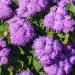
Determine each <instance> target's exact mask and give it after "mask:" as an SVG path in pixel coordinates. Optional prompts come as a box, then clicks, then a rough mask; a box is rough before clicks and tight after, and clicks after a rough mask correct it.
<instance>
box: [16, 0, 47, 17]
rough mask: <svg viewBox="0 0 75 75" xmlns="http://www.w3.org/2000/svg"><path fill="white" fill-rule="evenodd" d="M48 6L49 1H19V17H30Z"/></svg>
mask: <svg viewBox="0 0 75 75" xmlns="http://www.w3.org/2000/svg"><path fill="white" fill-rule="evenodd" d="M47 4H48V2H47V0H18V6H19V8H18V9H17V15H18V16H20V17H29V16H31V15H33V14H35V13H36V12H40V11H41V10H42V9H44V8H45V7H46V5H47Z"/></svg>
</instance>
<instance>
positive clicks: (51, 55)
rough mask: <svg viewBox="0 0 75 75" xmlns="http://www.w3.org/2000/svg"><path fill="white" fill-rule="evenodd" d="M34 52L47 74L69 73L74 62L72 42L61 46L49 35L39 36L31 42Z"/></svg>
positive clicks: (74, 54) (63, 74) (74, 52)
mask: <svg viewBox="0 0 75 75" xmlns="http://www.w3.org/2000/svg"><path fill="white" fill-rule="evenodd" d="M33 49H34V54H35V56H36V57H37V58H38V60H39V62H40V63H41V65H42V66H43V69H44V71H45V72H46V73H47V74H48V75H69V73H70V72H71V67H72V64H74V63H75V48H74V47H73V46H72V44H68V45H67V46H61V43H60V42H59V41H58V40H55V39H53V38H51V37H49V36H46V37H45V36H44V37H39V38H37V39H36V40H35V41H34V43H33Z"/></svg>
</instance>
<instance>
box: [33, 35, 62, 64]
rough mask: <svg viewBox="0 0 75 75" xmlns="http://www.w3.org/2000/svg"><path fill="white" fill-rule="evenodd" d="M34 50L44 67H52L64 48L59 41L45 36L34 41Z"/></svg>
mask: <svg viewBox="0 0 75 75" xmlns="http://www.w3.org/2000/svg"><path fill="white" fill-rule="evenodd" d="M33 49H34V53H35V56H36V57H37V58H38V59H39V61H40V63H41V64H42V65H50V64H52V62H53V60H55V59H56V58H57V57H58V56H59V54H60V52H61V50H62V47H61V44H60V43H59V41H58V40H55V39H53V38H51V37H48V36H47V37H45V36H44V37H39V38H37V39H36V40H35V41H34V44H33Z"/></svg>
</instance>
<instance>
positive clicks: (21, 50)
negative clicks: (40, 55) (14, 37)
mask: <svg viewBox="0 0 75 75" xmlns="http://www.w3.org/2000/svg"><path fill="white" fill-rule="evenodd" d="M18 48H19V50H20V52H21V54H25V52H24V50H23V49H22V48H21V47H20V46H18Z"/></svg>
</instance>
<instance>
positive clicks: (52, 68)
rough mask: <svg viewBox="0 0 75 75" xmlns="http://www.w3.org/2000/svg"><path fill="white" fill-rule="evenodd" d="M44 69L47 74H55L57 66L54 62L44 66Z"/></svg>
mask: <svg viewBox="0 0 75 75" xmlns="http://www.w3.org/2000/svg"><path fill="white" fill-rule="evenodd" d="M44 71H45V72H46V73H47V74H48V75H57V71H58V66H57V65H56V64H54V65H51V66H45V67H44Z"/></svg>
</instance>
